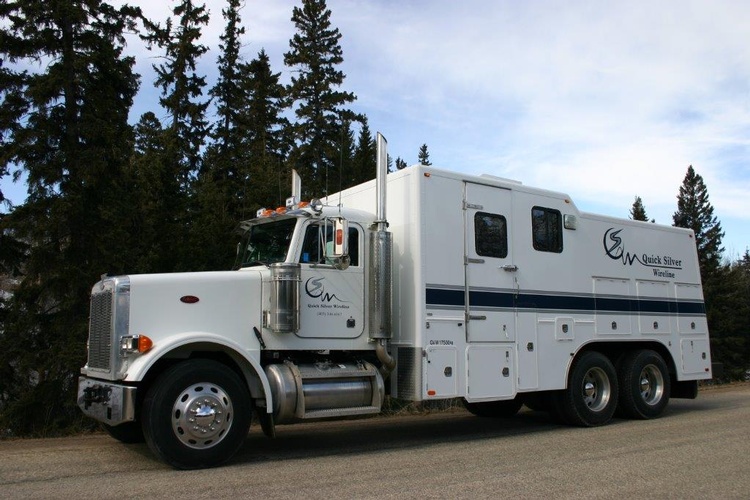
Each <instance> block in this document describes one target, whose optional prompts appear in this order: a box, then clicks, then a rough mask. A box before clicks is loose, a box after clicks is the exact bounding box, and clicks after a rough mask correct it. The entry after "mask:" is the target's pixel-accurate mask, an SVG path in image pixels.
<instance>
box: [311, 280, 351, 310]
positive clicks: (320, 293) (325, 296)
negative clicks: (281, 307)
mask: <svg viewBox="0 0 750 500" xmlns="http://www.w3.org/2000/svg"><path fill="white" fill-rule="evenodd" d="M324 280H325V278H310V279H308V280H307V281H306V282H305V293H306V294H307V296H308V297H310V298H313V299H320V302H322V303H326V304H327V303H330V302H332V301H336V302H339V303H344V302H349V301H348V300H342V299H340V298H338V297H337V296H336V294H335V293H328V292H326V289H325V285H324V284H323V281H324Z"/></svg>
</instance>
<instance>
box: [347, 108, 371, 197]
mask: <svg viewBox="0 0 750 500" xmlns="http://www.w3.org/2000/svg"><path fill="white" fill-rule="evenodd" d="M375 162H376V145H375V138H374V137H373V135H372V132H371V131H370V126H369V124H368V123H367V119H366V118H365V119H364V120H363V122H362V127H361V128H360V130H359V135H358V136H357V147H356V149H355V150H354V158H353V160H352V176H351V181H350V184H349V185H350V186H354V185H357V184H361V183H363V182H365V181H369V180H370V179H373V178H374V177H375Z"/></svg>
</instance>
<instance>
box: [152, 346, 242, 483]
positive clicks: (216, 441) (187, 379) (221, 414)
mask: <svg viewBox="0 0 750 500" xmlns="http://www.w3.org/2000/svg"><path fill="white" fill-rule="evenodd" d="M251 410H252V407H251V403H250V395H249V393H248V391H247V387H246V386H245V385H244V384H243V383H242V381H241V380H240V378H239V376H238V375H237V374H236V373H234V372H233V371H232V370H231V369H229V368H228V367H227V366H225V365H223V364H221V363H218V362H216V361H210V360H204V359H198V360H190V361H185V362H182V363H180V364H177V365H175V366H173V367H171V368H169V369H168V370H166V371H165V372H164V373H163V374H161V376H159V378H158V379H157V380H156V381H155V382H154V384H153V385H152V386H151V389H150V390H149V391H148V393H147V394H146V397H145V399H144V401H143V412H142V417H143V418H142V420H143V434H144V436H145V438H146V443H147V444H148V446H149V448H150V449H151V451H153V453H154V454H155V455H156V456H158V457H159V458H161V459H162V460H164V461H165V462H166V463H168V464H169V465H171V466H172V467H175V468H177V469H200V468H205V467H213V466H216V465H219V464H221V463H223V462H225V461H227V460H228V459H229V458H231V457H232V455H234V454H235V453H236V452H237V450H238V449H239V448H240V446H242V443H243V442H244V440H245V437H246V436H247V432H248V429H249V427H250V417H251Z"/></svg>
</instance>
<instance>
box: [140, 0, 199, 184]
mask: <svg viewBox="0 0 750 500" xmlns="http://www.w3.org/2000/svg"><path fill="white" fill-rule="evenodd" d="M172 14H173V15H174V17H175V18H176V19H178V25H177V26H173V23H172V18H168V19H167V20H166V22H165V23H164V25H163V26H162V25H161V24H159V23H154V22H152V21H150V20H148V19H146V20H144V24H145V26H146V30H147V33H146V35H144V36H143V37H142V38H143V39H144V40H145V41H146V42H147V43H148V44H149V47H154V46H156V47H159V48H161V49H163V50H164V56H163V57H164V59H166V62H165V63H162V64H155V65H154V70H155V71H156V75H157V76H156V81H155V82H154V86H156V87H158V88H161V98H160V99H159V103H160V104H161V105H162V107H164V109H165V110H167V112H168V113H169V115H170V118H171V123H170V124H169V127H168V129H169V132H170V134H172V135H173V136H174V139H173V141H172V142H173V146H174V147H175V150H174V151H172V153H173V154H174V158H175V161H176V162H179V179H180V182H181V183H182V185H183V187H184V188H185V189H187V187H188V186H189V182H190V180H191V179H192V177H193V176H194V175H195V174H196V173H197V171H198V168H199V166H200V158H201V155H200V150H201V147H202V146H203V144H204V142H205V139H206V135H207V133H208V123H207V121H206V118H205V113H206V109H207V108H208V104H209V102H208V101H200V100H199V99H200V98H201V97H202V96H203V88H204V87H205V86H206V78H205V77H204V76H199V75H198V74H196V72H195V71H196V65H197V62H198V59H199V58H200V57H201V56H202V55H203V54H205V53H206V52H207V51H208V48H207V47H206V46H204V45H201V44H199V43H198V40H200V38H201V26H205V25H207V24H208V19H209V17H208V12H207V11H206V6H205V4H204V5H201V6H200V7H197V6H195V4H194V3H193V1H192V0H181V1H180V2H179V3H178V4H177V5H176V6H175V7H174V9H173V10H172Z"/></svg>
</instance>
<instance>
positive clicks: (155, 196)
mask: <svg viewBox="0 0 750 500" xmlns="http://www.w3.org/2000/svg"><path fill="white" fill-rule="evenodd" d="M172 137H173V136H172V135H171V134H169V131H168V130H166V129H164V127H163V126H162V124H161V122H160V121H159V119H158V118H156V115H154V113H152V112H150V111H149V112H147V113H144V114H143V115H142V116H141V118H140V120H139V122H138V123H137V124H136V126H135V145H134V146H135V147H134V151H133V155H132V158H131V161H130V178H131V179H132V187H133V199H134V204H133V206H134V209H133V215H132V218H133V224H134V233H135V234H137V235H138V237H137V238H134V239H133V241H132V245H133V246H134V248H133V252H132V259H133V261H132V263H131V264H130V266H129V267H128V272H132V273H156V272H169V271H173V270H175V269H176V263H175V256H176V255H179V253H180V252H181V250H180V249H179V248H178V245H181V244H182V242H183V241H184V234H183V233H184V230H183V226H182V224H181V222H180V221H181V220H182V218H183V217H184V215H183V212H184V210H185V196H184V192H183V189H182V186H181V183H180V178H179V175H178V169H177V165H176V163H175V162H174V158H173V157H172V156H171V155H172V151H173V150H174V147H173V146H171V145H170V144H169V140H170V139H171V138H172Z"/></svg>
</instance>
